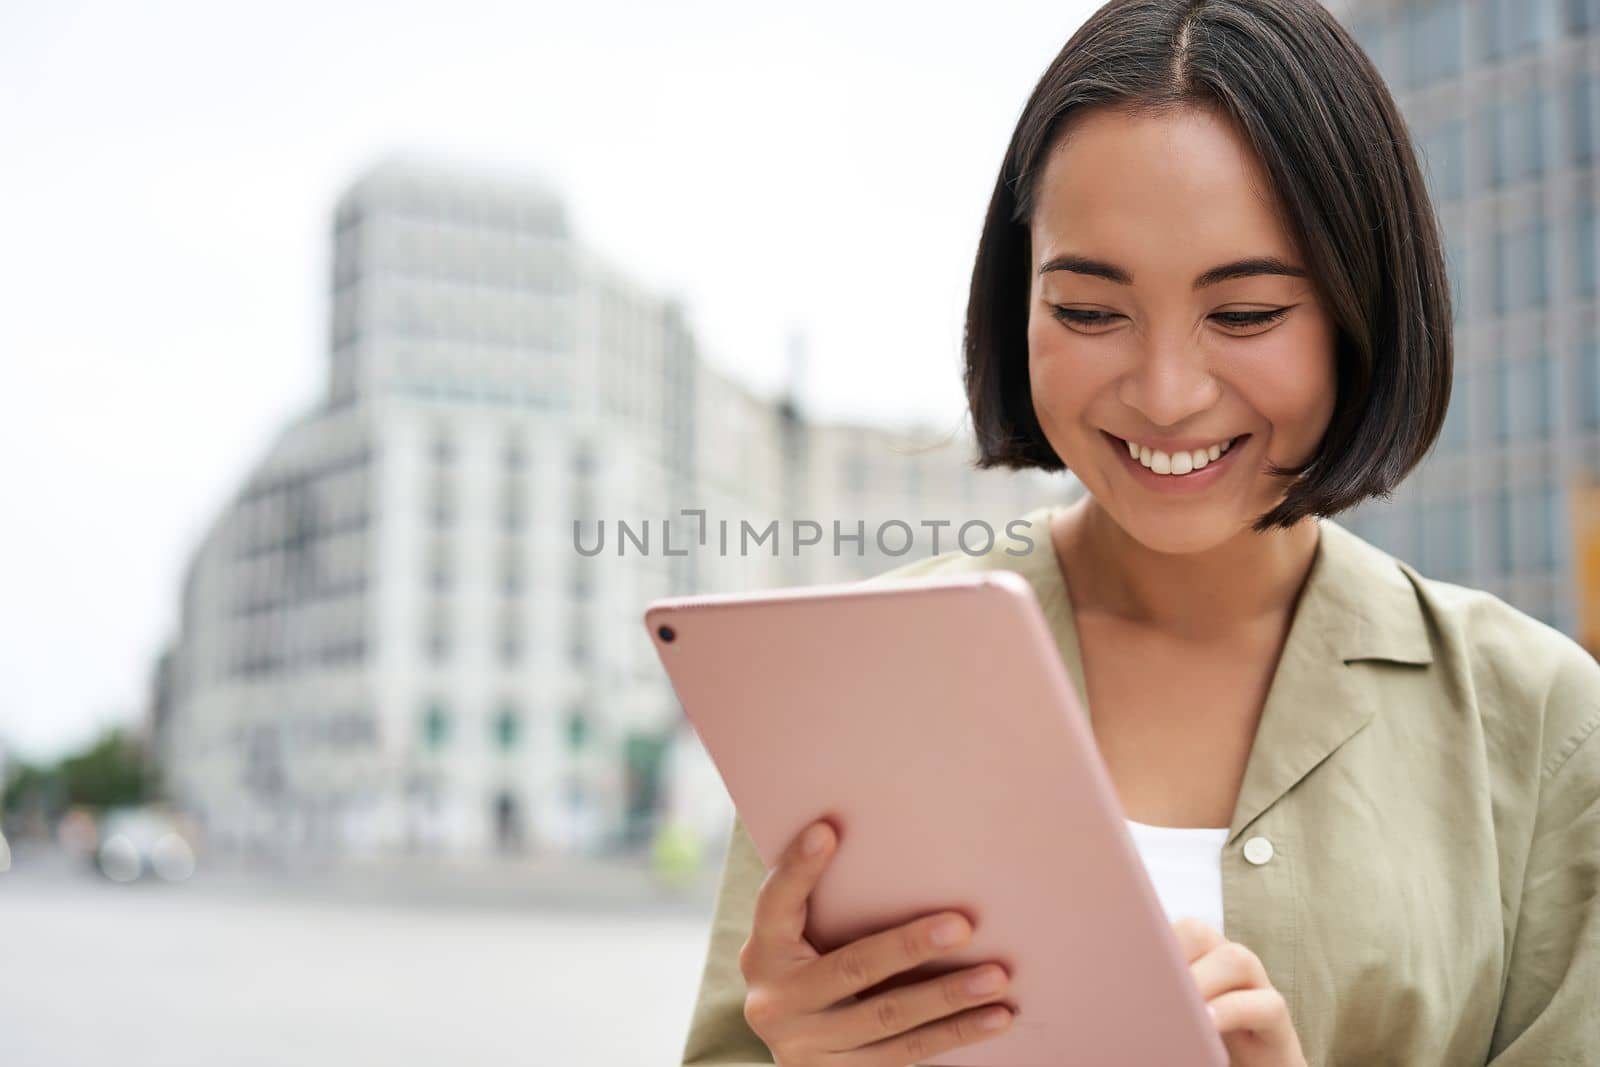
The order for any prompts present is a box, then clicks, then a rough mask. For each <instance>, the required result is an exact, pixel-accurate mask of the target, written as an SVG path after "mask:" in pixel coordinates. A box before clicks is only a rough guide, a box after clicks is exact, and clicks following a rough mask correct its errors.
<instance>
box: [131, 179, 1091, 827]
mask: <svg viewBox="0 0 1600 1067" xmlns="http://www.w3.org/2000/svg"><path fill="white" fill-rule="evenodd" d="M332 238H333V267H332V294H331V297H332V298H331V330H330V337H329V361H328V368H329V375H328V388H327V393H326V396H325V398H324V401H323V402H322V403H321V404H320V405H318V406H317V407H316V408H315V410H312V411H309V412H307V413H306V414H304V415H303V416H302V417H300V418H298V419H296V420H295V421H294V422H292V423H291V424H290V425H288V426H287V427H285V429H284V430H283V432H282V433H281V435H280V436H279V438H278V439H277V440H276V442H275V443H274V444H273V445H272V447H271V448H270V449H269V451H268V453H267V454H266V455H265V456H263V457H262V458H261V459H260V461H259V462H258V463H256V464H255V466H254V468H253V469H252V470H251V471H250V473H249V475H248V477H246V478H245V479H244V482H243V484H242V485H241V486H240V487H239V489H238V491H237V492H236V493H235V494H234V496H233V498H232V499H231V500H230V501H229V503H228V504H227V506H226V507H225V508H224V509H223V511H222V513H221V514H220V515H218V516H217V518H216V520H215V521H214V522H213V524H212V525H211V527H210V528H209V530H208V532H207V533H206V535H205V536H204V538H203V540H202V542H201V544H200V545H199V546H198V548H197V549H196V551H195V552H194V554H193V557H192V559H191V562H190V565H189V567H188V569H187V571H186V576H185V580H184V585H183V590H182V606H181V623H180V632H179V634H178V635H177V637H176V639H175V641H174V643H173V646H172V648H171V649H170V652H169V653H168V655H167V656H166V657H164V658H163V662H162V663H161V664H160V665H159V666H158V668H157V672H156V674H157V679H158V680H157V682H156V695H155V696H154V698H153V703H152V708H153V713H152V718H153V719H154V720H155V723H154V726H155V730H154V733H155V736H156V739H157V744H156V747H157V750H158V751H159V752H160V754H161V761H162V771H163V778H164V781H165V783H166V786H167V789H168V791H169V793H170V794H171V796H172V798H173V799H174V800H175V801H176V802H177V803H178V804H179V805H180V806H181V807H182V808H184V809H185V810H187V811H188V812H190V813H191V814H192V815H194V816H196V817H197V818H198V819H199V821H200V822H201V824H202V825H203V827H204V829H205V831H206V832H207V834H208V836H209V837H210V839H211V841H212V842H213V843H214V844H217V845H220V846H223V847H229V846H234V847H247V848H263V849H270V850H273V851H302V852H303V851H323V852H328V853H333V854H350V853H363V852H374V851H390V850H396V849H403V850H417V851H447V852H454V853H464V854H484V853H488V852H493V851H501V850H504V851H523V850H545V849H552V850H568V851H589V850H595V849H601V848H609V847H614V846H616V845H618V844H628V843H640V842H642V841H643V840H644V839H645V837H647V836H648V833H649V831H650V829H651V827H652V825H653V823H654V822H655V820H656V819H657V818H659V816H660V814H661V812H662V811H664V810H667V811H672V812H673V813H674V814H676V815H677V816H678V817H681V818H684V819H687V820H690V821H692V822H694V823H695V824H696V825H697V826H700V827H702V829H703V831H704V832H705V833H706V834H707V835H708V836H710V837H715V838H720V836H721V834H722V833H723V830H724V827H725V821H726V818H727V817H728V816H729V815H731V808H728V807H727V806H726V797H725V795H723V794H722V793H721V789H720V783H719V782H718V780H717V779H716V778H715V777H714V774H715V772H714V770H713V769H711V768H710V766H709V763H708V762H707V760H706V758H705V756H704V753H703V752H700V751H699V746H698V744H697V743H695V742H694V739H693V735H692V732H690V731H688V730H687V729H686V726H685V724H684V722H683V719H682V712H681V709H680V708H679V707H678V704H677V702H676V699H675V697H674V696H673V694H672V691H671V688H670V686H669V684H668V683H667V681H666V678H665V676H664V674H663V673H662V671H661V668H660V665H659V663H658V661H657V660H656V657H655V653H654V650H653V647H652V645H651V643H650V641H649V640H648V637H647V635H646V634H645V632H644V628H643V625H642V622H641V613H642V611H643V608H644V605H645V604H646V603H647V602H648V601H649V600H651V599H653V598H656V597H659V596H666V595H669V594H681V593H687V592H691V591H701V590H704V591H710V590H721V589H736V588H757V587H762V586H771V585H778V584H790V583H797V582H818V581H827V580H835V579H838V580H843V579H847V578H851V577H857V576H864V575H866V574H870V573H873V572H874V571H875V570H880V569H886V568H887V567H889V566H893V565H894V564H895V563H896V562H898V561H900V560H902V559H903V558H905V557H907V556H909V555H910V554H911V553H919V554H920V553H924V552H926V551H928V550H929V549H930V548H931V538H932V534H933V533H934V532H935V530H934V529H930V528H927V527H920V523H921V522H922V521H923V520H925V519H927V520H937V519H946V520H950V521H951V522H952V530H953V529H954V526H958V525H959V524H960V523H961V522H962V521H965V520H967V519H969V518H973V517H983V518H986V519H988V520H990V521H993V522H995V523H996V524H997V525H998V524H999V523H1001V522H1003V521H1004V520H1005V519H1007V518H1010V517H1013V516H1015V515H1016V514H1020V513H1021V512H1022V511H1025V510H1026V509H1028V508H1030V507H1033V506H1035V505H1036V504H1038V503H1040V502H1042V501H1044V500H1047V499H1050V498H1051V497H1052V496H1055V497H1064V496H1065V495H1066V493H1067V492H1068V491H1069V481H1068V480H1067V479H1064V478H1062V477H1061V476H1055V477H1051V476H1046V475H1041V474H1038V473H1036V472H1035V473H1030V474H1025V475H1024V474H1010V473H1003V472H976V471H974V470H972V469H971V468H970V466H969V462H968V461H969V458H970V455H971V451H972V444H971V441H970V439H969V438H967V437H965V436H952V435H948V434H947V435H943V436H942V437H933V438H931V439H930V435H929V434H927V433H925V432H920V431H918V432H912V431H898V432H897V431H891V430H884V429H872V428H867V427H859V426H845V425H820V424H815V423H813V422H811V421H808V420H807V419H806V418H805V417H804V415H803V413H802V412H801V411H800V410H799V409H798V405H797V404H796V403H795V402H794V401H792V400H784V401H775V400H769V399H765V398H762V397H760V396H758V395H756V394H755V393H753V392H752V391H751V390H749V389H747V388H746V387H744V386H742V385H740V384H738V383H737V382H735V381H733V380H732V379H730V378H728V377H727V376H725V375H723V374H721V373H718V372H717V371H715V370H714V369H713V368H711V367H710V366H709V365H708V364H706V363H705V362H704V361H703V360H702V359H701V358H700V355H699V353H698V350H697V347H696V343H695V340H694V338H693V335H692V332H691V330H690V328H689V326H688V324H687V322H686V319H685V314H684V311H683V309H682V308H681V307H680V306H679V305H678V304H677V303H676V302H675V301H673V300H671V299H664V298H662V297H660V296H657V295H655V294H653V293H651V292H648V291H646V290H644V289H643V288H641V287H640V286H638V285H637V284H636V283H634V282H632V281H630V280H629V279H627V278H626V277H624V276H623V275H621V274H620V273H619V272H617V271H616V270H614V269H612V268H611V267H610V266H609V265H608V264H607V263H605V262H603V261H602V260H601V259H600V258H599V257H597V256H595V255H594V254H592V253H591V252H590V251H589V250H588V249H586V248H585V247H584V246H583V245H582V243H581V242H579V241H578V240H577V239H576V237H575V235H574V234H573V233H572V230H571V227H570V225H569V223H568V220H567V215H566V211H565V208H564V206H563V204H562V202H561V200H560V199H559V197H558V196H557V195H556V194H555V193H554V192H553V191H551V190H550V189H548V188H546V187H545V186H543V185H542V184H540V183H538V182H537V181H533V180H530V179H527V178H524V177H519V176H509V175H502V174H491V173H483V172H463V171H460V170H457V169H452V168H449V167H445V166H442V165H440V164H437V163H434V162H429V161H426V160H417V159H403V158H397V159H391V160H388V161H386V162H384V163H382V164H380V165H378V166H376V167H375V168H373V169H372V170H371V171H369V172H368V173H367V174H365V175H364V176H362V177H361V178H360V179H359V180H358V181H357V182H355V183H354V185H353V186H352V187H351V188H350V189H349V190H348V191H347V192H346V193H345V194H344V195H343V196H342V197H341V199H340V200H339V202H338V205H337V209H336V211H335V214H334V220H333V233H332ZM945 438H949V439H948V440H946V439H945ZM684 509H691V510H694V511H696V512H703V513H704V514H703V516H701V515H694V516H685V515H683V514H682V512H683V511H684ZM794 516H799V517H803V518H808V519H814V520H816V521H818V522H819V523H821V524H822V525H823V526H824V527H825V528H828V529H829V532H830V533H831V525H830V524H831V523H832V521H833V520H834V519H839V520H841V521H843V522H847V523H848V524H849V525H850V526H853V525H854V523H855V522H856V521H857V520H865V521H866V536H865V538H864V539H863V540H864V545H863V548H862V550H861V551H860V552H859V553H858V554H850V553H846V554H840V555H838V556H835V555H833V554H832V553H824V552H823V551H820V550H810V551H807V552H805V553H803V554H801V555H795V554H794V553H793V552H792V550H791V545H792V537H791V536H790V533H789V532H788V527H787V524H788V523H789V522H790V520H791V518H792V517H794ZM885 517H892V518H898V519H901V520H903V521H905V522H907V523H909V524H911V525H913V526H918V527H919V528H918V530H917V533H918V537H917V539H916V541H915V543H914V544H911V545H909V546H908V547H907V549H906V550H905V551H904V552H902V551H900V550H899V549H900V546H899V544H898V543H897V542H896V543H893V544H890V545H889V553H887V554H886V553H885V552H883V551H881V550H880V546H879V545H878V544H877V543H876V540H875V538H874V536H873V529H874V525H875V523H876V522H877V521H879V520H880V519H882V518H885ZM702 519H703V523H704V527H703V532H704V534H705V535H707V536H706V540H705V541H701V540H700V537H701V534H702V525H701V523H702ZM669 520H670V532H669V527H668V525H667V524H668V522H669ZM775 521H776V522H780V523H781V524H783V528H782V529H780V531H779V533H780V535H781V536H780V538H779V539H778V540H775V541H773V542H771V543H770V546H769V545H768V544H762V545H761V546H759V547H758V548H757V549H756V550H755V551H753V552H739V551H738V550H737V549H732V550H730V551H726V552H724V551H719V550H717V549H718V547H719V546H718V545H717V535H718V533H719V528H720V525H721V524H723V523H727V524H730V525H731V526H732V527H733V528H734V530H735V533H736V534H737V532H738V530H739V527H740V524H741V522H748V523H749V524H750V525H751V526H752V527H755V528H757V529H764V528H765V527H766V526H767V525H768V524H771V523H774V522H775ZM949 536H952V535H947V538H946V540H945V542H944V543H941V544H940V546H939V548H940V550H941V551H944V550H948V549H949V548H950V547H952V546H953V542H952V541H951V540H949ZM688 546H695V547H694V550H693V551H686V550H685V549H686V548H687V547H688ZM669 548H670V549H671V551H669ZM851 551H852V552H854V551H855V550H854V548H852V550H851ZM669 770H671V771H672V772H673V773H674V774H675V775H676V778H675V779H674V781H673V782H669V781H667V780H666V775H667V773H668V771H669ZM695 798H699V799H695Z"/></svg>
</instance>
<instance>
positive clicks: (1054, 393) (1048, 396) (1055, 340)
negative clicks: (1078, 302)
mask: <svg viewBox="0 0 1600 1067" xmlns="http://www.w3.org/2000/svg"><path fill="white" fill-rule="evenodd" d="M1094 357H1095V354H1094V353H1092V352H1087V351H1085V350H1084V346H1083V345H1082V344H1078V343H1074V341H1073V339H1072V338H1071V337H1070V336H1067V334H1066V331H1065V329H1064V328H1063V327H1061V326H1059V325H1058V324H1056V323H1053V322H1050V321H1048V320H1047V319H1042V318H1040V317H1039V316H1034V317H1033V318H1032V319H1031V320H1030V321H1029V323H1028V387H1029V390H1030V392H1032V394H1033V409H1034V411H1035V412H1036V413H1037V414H1038V416H1039V420H1040V423H1041V424H1042V425H1046V426H1048V425H1049V424H1050V422H1052V421H1053V422H1054V423H1055V424H1056V425H1057V426H1058V427H1062V426H1063V422H1064V420H1065V419H1067V418H1068V417H1070V416H1072V415H1075V414H1077V413H1078V412H1080V411H1082V410H1083V409H1084V408H1085V407H1087V406H1088V403H1089V400H1090V398H1091V397H1093V396H1094V395H1095V393H1096V391H1097V390H1099V389H1100V388H1101V387H1102V386H1103V385H1104V382H1103V381H1101V380H1100V379H1101V378H1103V377H1105V376H1104V375H1103V374H1100V373H1099V372H1098V371H1097V368H1098V367H1100V366H1102V365H1105V363H1106V361H1105V359H1104V357H1103V356H1102V357H1101V358H1100V359H1098V360H1097V359H1096V358H1094ZM1063 428H1065V427H1063Z"/></svg>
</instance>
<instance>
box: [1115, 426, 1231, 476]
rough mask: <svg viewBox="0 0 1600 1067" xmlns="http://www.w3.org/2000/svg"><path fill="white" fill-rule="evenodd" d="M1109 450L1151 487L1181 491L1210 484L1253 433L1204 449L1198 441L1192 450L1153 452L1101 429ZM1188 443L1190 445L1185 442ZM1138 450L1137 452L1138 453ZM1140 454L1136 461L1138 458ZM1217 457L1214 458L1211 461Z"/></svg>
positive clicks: (1140, 443) (1154, 450) (1206, 446)
mask: <svg viewBox="0 0 1600 1067" xmlns="http://www.w3.org/2000/svg"><path fill="white" fill-rule="evenodd" d="M1101 434H1102V435H1103V436H1104V437H1105V439H1106V443H1107V445H1108V447H1111V448H1114V449H1116V450H1117V452H1119V453H1120V454H1121V456H1122V458H1123V460H1124V461H1125V462H1126V463H1127V464H1128V468H1129V470H1130V471H1132V472H1133V475H1134V477H1135V478H1136V479H1137V480H1138V481H1140V482H1142V483H1144V484H1146V485H1149V486H1151V487H1152V488H1158V489H1178V488H1179V487H1180V486H1194V487H1196V488H1199V487H1201V486H1204V485H1209V484H1210V483H1211V482H1213V481H1215V480H1216V478H1217V477H1219V476H1220V474H1221V472H1222V471H1223V470H1224V469H1226V468H1227V467H1228V466H1229V465H1230V464H1229V462H1228V459H1229V457H1230V456H1231V455H1232V453H1233V452H1234V450H1235V449H1237V448H1238V447H1239V446H1240V445H1242V444H1243V443H1244V442H1245V441H1247V440H1249V438H1250V434H1247V433H1245V434H1239V435H1238V436H1237V437H1230V438H1223V439H1221V440H1220V441H1218V442H1216V443H1213V444H1210V445H1204V446H1202V444H1201V442H1200V440H1199V439H1195V441H1194V446H1195V447H1193V448H1187V447H1186V448H1180V449H1173V450H1172V451H1170V452H1168V451H1165V450H1161V449H1152V448H1151V447H1150V446H1148V445H1145V444H1143V443H1142V442H1131V443H1130V441H1129V440H1128V439H1127V438H1122V437H1118V436H1116V435H1115V434H1113V433H1110V432H1109V431H1105V430H1102V431H1101ZM1185 443H1186V444H1188V442H1185ZM1136 450H1137V452H1136ZM1135 455H1137V458H1135ZM1213 456H1215V458H1212V457H1213Z"/></svg>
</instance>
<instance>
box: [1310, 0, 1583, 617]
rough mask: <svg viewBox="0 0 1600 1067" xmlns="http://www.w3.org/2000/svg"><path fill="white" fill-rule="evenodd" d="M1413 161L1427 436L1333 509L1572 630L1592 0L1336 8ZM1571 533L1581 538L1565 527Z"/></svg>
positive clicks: (1365, 1) (1434, 568)
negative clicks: (1426, 209) (1439, 381)
mask: <svg viewBox="0 0 1600 1067" xmlns="http://www.w3.org/2000/svg"><path fill="white" fill-rule="evenodd" d="M1330 8H1331V9H1333V10H1335V12H1336V13H1337V14H1338V15H1339V16H1340V17H1341V19H1342V20H1343V21H1344V22H1345V23H1346V25H1348V26H1349V27H1350V29H1351V31H1352V33H1353V35H1354V36H1355V37H1356V38H1357V39H1358V40H1359V41H1360V42H1361V44H1362V46H1363V47H1364V48H1365V49H1366V50H1367V52H1368V53H1369V54H1370V55H1371V56H1372V58H1373V60H1374V61H1375V62H1376V64H1377V65H1378V67H1379V69H1380V70H1381V71H1382V72H1383V75H1384V78H1385V80H1386V81H1387V82H1388V84H1389V87H1390V89H1391V90H1392V91H1393V92H1394V94H1395V97H1396V99H1397V101H1398V103H1399V104H1400V107H1401V109H1402V111H1403V112H1404V113H1405V116H1406V120H1407V122H1408V124H1409V126H1410V128H1411V131H1412V134H1413V136H1414V138H1415V139H1416V142H1417V144H1418V147H1419V149H1420V150H1421V153H1422V155H1423V157H1424V166H1425V169H1426V173H1427V177H1428V181H1429V183H1430V188H1431V191H1432V195H1433V199H1434V202H1435V205H1436V207H1437V209H1438V212H1439V215H1440V219H1441V222H1442V224H1443V229H1444V233H1445V239H1446V244H1447V255H1448V258H1449V264H1450V273H1451V288H1452V294H1453V297H1454V302H1455V315H1456V325H1455V329H1456V334H1455V338H1456V359H1457V363H1456V377H1455V387H1454V390H1453V396H1452V399H1451V404H1450V411H1449V417H1448V421H1447V422H1446V425H1445V428H1444V432H1443V435H1442V438H1441V440H1440V441H1439V443H1438V445H1437V446H1436V448H1435V449H1434V452H1433V453H1432V454H1431V455H1430V456H1429V458H1428V459H1427V460H1426V461H1425V462H1424V463H1423V465H1422V466H1421V467H1420V468H1419V469H1418V470H1417V471H1416V472H1415V473H1414V474H1413V475H1412V476H1411V477H1410V478H1409V479H1408V480H1407V481H1406V482H1405V483H1404V484H1403V485H1402V486H1401V488H1400V489H1399V490H1398V491H1397V492H1396V493H1395V494H1394V497H1393V499H1392V500H1391V501H1387V502H1383V501H1373V502H1370V503H1368V504H1366V505H1363V506H1362V507H1361V508H1359V509H1357V511H1355V512H1353V513H1351V514H1350V515H1349V516H1348V517H1347V519H1348V522H1349V525H1350V526H1351V527H1352V528H1354V529H1355V530H1356V531H1357V532H1359V533H1361V534H1363V535H1364V536H1366V537H1368V538H1369V539H1371V540H1372V541H1374V542H1375V543H1377V544H1379V545H1382V546H1383V547H1384V548H1386V549H1388V550H1389V551H1391V552H1393V553H1395V554H1396V555H1398V556H1400V557H1401V558H1403V559H1406V560H1408V561H1410V562H1413V563H1415V564H1416V565H1417V566H1418V567H1419V568H1420V569H1421V570H1422V571H1423V572H1425V573H1427V574H1429V575H1430V576H1433V577H1437V578H1442V579H1446V580H1451V581H1459V582H1463V583H1466V584H1469V585H1474V586H1479V587H1482V588H1486V589H1489V590H1491V591H1493V592H1495V593H1497V594H1499V595H1500V596H1502V597H1503V598H1505V599H1506V600H1507V601H1509V602H1511V603H1513V604H1515V605H1516V606H1518V607H1519V608H1521V609H1523V610H1524V611H1526V612H1528V613H1529V614H1531V615H1534V616H1536V617H1538V618H1540V619H1543V620H1544V621H1546V622H1548V623H1550V624H1552V625H1554V626H1556V627H1558V628H1560V629H1562V630H1564V631H1566V632H1568V633H1576V632H1577V620H1578V618H1579V614H1580V610H1581V609H1582V608H1583V604H1582V602H1581V600H1580V596H1579V593H1578V590H1577V588H1576V587H1575V584H1574V581H1573V577H1574V562H1573V561H1574V547H1573V544H1574V542H1573V524H1572V520H1573V517H1574V509H1573V508H1572V507H1571V506H1570V504H1571V502H1572V500H1573V498H1574V496H1575V495H1576V494H1577V493H1579V492H1581V491H1582V489H1583V487H1584V486H1587V485H1589V484H1591V483H1593V482H1594V481H1596V479H1597V476H1600V333H1597V330H1596V322H1595V314H1596V309H1595V297H1596V286H1597V281H1600V271H1597V247H1596V230H1595V204H1596V188H1595V172H1594V163H1595V146H1596V134H1597V131H1596V98H1595V72H1596V69H1597V62H1596V60H1597V50H1600V38H1597V36H1596V28H1597V26H1600V14H1597V4H1596V2H1595V0H1473V2H1470V3H1469V2H1464V0H1346V2H1343V3H1339V4H1330ZM1578 534H1579V536H1582V537H1587V536H1592V535H1591V534H1588V533H1585V532H1584V530H1583V529H1582V528H1581V527H1580V528H1579V531H1578Z"/></svg>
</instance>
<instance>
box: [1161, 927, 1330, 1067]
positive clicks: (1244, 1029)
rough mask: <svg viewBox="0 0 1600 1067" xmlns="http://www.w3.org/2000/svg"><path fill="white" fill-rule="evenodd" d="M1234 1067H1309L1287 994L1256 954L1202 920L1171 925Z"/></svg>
mask: <svg viewBox="0 0 1600 1067" xmlns="http://www.w3.org/2000/svg"><path fill="white" fill-rule="evenodd" d="M1172 929H1173V932H1174V933H1176V934H1177V935H1178V944H1179V945H1180V946H1182V948H1183V955H1184V958H1185V959H1187V960H1188V961H1189V973H1190V974H1192V975H1194V981H1195V985H1197V986H1199V987H1200V995H1201V996H1202V997H1204V998H1205V1001H1206V1006H1207V1007H1208V1008H1210V1009H1211V1014H1212V1015H1213V1016H1214V1017H1215V1018H1216V1020H1217V1031H1218V1033H1220V1034H1221V1035H1222V1043H1223V1045H1225V1046H1226V1047H1227V1049H1228V1062H1229V1063H1230V1064H1231V1065H1232V1067H1306V1057H1305V1053H1303V1052H1302V1051H1301V1050H1300V1036H1299V1035H1298V1034H1296V1033H1295V1032H1294V1024H1293V1023H1292V1022H1290V1020H1289V1006H1288V1004H1286V1003H1285V1002H1284V999H1283V994H1281V993H1279V992H1278V991H1277V990H1276V989H1274V988H1273V986H1272V982H1271V980H1270V979H1268V978H1267V969H1266V968H1265V967H1264V966H1262V964H1261V959H1260V957H1258V956H1257V955H1256V954H1255V953H1254V952H1251V951H1250V950H1249V949H1248V948H1246V947H1245V946H1243V945H1241V944H1239V942H1237V941H1229V940H1228V939H1227V938H1225V937H1223V936H1222V935H1221V934H1220V933H1218V932H1217V931H1216V930H1214V929H1212V928H1211V926H1210V925H1208V924H1207V923H1205V922H1203V921H1202V920H1200V919H1194V918H1183V919H1179V920H1177V921H1176V922H1174V923H1173V924H1172Z"/></svg>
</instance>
